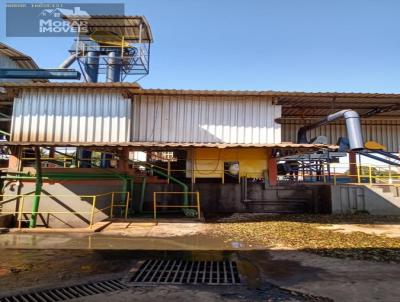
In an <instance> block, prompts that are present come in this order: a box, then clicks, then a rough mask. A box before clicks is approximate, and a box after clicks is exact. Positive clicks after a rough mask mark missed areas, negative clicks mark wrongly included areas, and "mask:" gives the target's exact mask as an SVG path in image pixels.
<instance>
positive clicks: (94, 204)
mask: <svg viewBox="0 0 400 302" xmlns="http://www.w3.org/2000/svg"><path fill="white" fill-rule="evenodd" d="M92 198H93V205H92V212H91V213H90V224H89V228H92V226H93V219H94V209H95V208H96V198H97V196H96V195H94V196H93V197H92Z"/></svg>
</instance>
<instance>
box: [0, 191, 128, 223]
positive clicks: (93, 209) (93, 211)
mask: <svg viewBox="0 0 400 302" xmlns="http://www.w3.org/2000/svg"><path fill="white" fill-rule="evenodd" d="M116 194H121V195H122V196H125V198H124V199H125V203H124V204H115V195H116ZM107 195H111V202H110V205H109V206H106V207H103V208H101V209H97V208H96V203H97V198H98V197H100V196H107ZM10 196H12V197H13V199H14V200H15V199H18V198H21V202H20V203H19V206H18V210H17V211H15V210H14V211H1V213H2V214H12V215H17V220H18V228H19V229H21V227H22V221H23V216H24V215H26V214H32V212H31V211H24V205H25V201H26V197H32V198H33V197H35V196H42V194H40V195H35V194H15V195H11V194H3V195H0V197H2V198H4V197H10ZM45 196H49V197H79V198H90V199H91V200H92V206H91V210H90V211H40V210H39V211H37V214H38V215H41V214H48V215H51V214H57V215H58V214H71V215H76V214H78V215H88V214H89V215H90V218H89V226H88V227H89V228H90V229H91V228H92V227H93V224H94V220H95V214H97V213H99V212H103V211H105V210H107V209H110V214H109V215H108V217H109V218H112V217H113V209H114V208H115V207H122V208H125V210H124V217H125V219H126V218H127V217H128V210H129V205H130V201H129V199H130V192H123V191H119V192H107V193H103V194H97V195H74V194H57V195H45Z"/></svg>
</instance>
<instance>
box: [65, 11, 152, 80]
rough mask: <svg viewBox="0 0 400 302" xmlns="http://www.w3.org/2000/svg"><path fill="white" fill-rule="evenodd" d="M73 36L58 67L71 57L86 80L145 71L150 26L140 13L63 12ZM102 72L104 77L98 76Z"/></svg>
mask: <svg viewBox="0 0 400 302" xmlns="http://www.w3.org/2000/svg"><path fill="white" fill-rule="evenodd" d="M64 19H66V21H68V22H70V26H71V27H73V28H74V29H75V31H76V32H77V36H76V38H75V40H74V43H73V45H72V47H71V49H70V54H71V55H70V57H68V58H67V59H66V60H65V62H64V63H63V64H61V66H60V68H68V67H69V66H70V65H71V64H72V63H73V62H74V61H75V60H76V61H77V62H78V64H79V67H80V69H81V71H82V73H83V75H84V78H85V80H86V81H87V82H98V81H103V80H104V81H107V82H122V81H124V79H125V78H126V77H127V76H128V75H131V76H136V79H135V81H138V80H139V79H141V78H143V77H144V76H146V75H148V74H149V67H150V45H151V43H152V42H153V38H152V34H151V30H150V26H149V24H148V23H147V20H146V18H145V17H142V16H91V17H90V18H88V17H87V16H65V17H64ZM102 75H103V77H104V79H100V78H99V76H100V77H101V76H102Z"/></svg>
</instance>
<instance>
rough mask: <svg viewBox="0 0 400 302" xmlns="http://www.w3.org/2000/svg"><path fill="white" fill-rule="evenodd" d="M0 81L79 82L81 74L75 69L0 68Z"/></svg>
mask: <svg viewBox="0 0 400 302" xmlns="http://www.w3.org/2000/svg"><path fill="white" fill-rule="evenodd" d="M0 78H1V79H27V80H34V79H49V80H79V79H80V78H81V74H80V72H79V71H76V70H75V69H14V68H0Z"/></svg>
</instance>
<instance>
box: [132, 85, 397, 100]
mask: <svg viewBox="0 0 400 302" xmlns="http://www.w3.org/2000/svg"><path fill="white" fill-rule="evenodd" d="M138 93H141V94H180V95H243V96H247V95H249V96H274V97H326V98H334V97H336V98H349V97H350V98H357V97H359V98H378V97H379V98H398V99H399V100H400V94H397V93H361V92H300V91H274V90H184V89H153V88H149V89H142V90H141V91H139V92H138Z"/></svg>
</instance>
